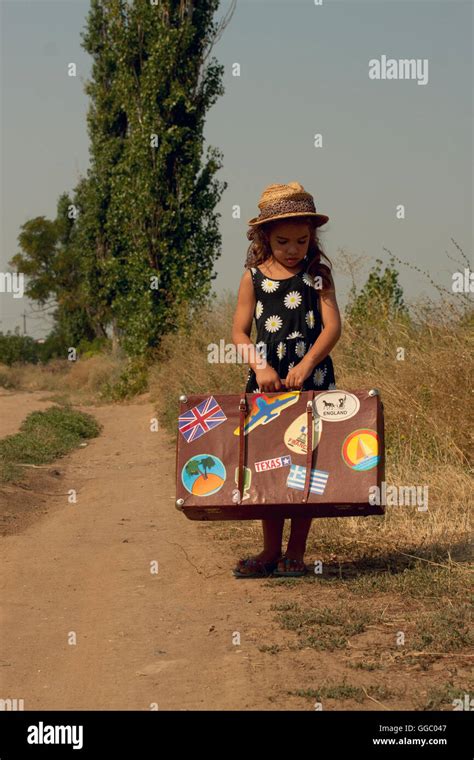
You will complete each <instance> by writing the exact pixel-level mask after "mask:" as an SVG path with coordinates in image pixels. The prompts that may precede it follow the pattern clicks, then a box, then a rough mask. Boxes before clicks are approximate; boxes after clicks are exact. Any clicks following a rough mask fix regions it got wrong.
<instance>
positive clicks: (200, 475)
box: [181, 454, 226, 496]
mask: <svg viewBox="0 0 474 760" xmlns="http://www.w3.org/2000/svg"><path fill="white" fill-rule="evenodd" d="M225 479H226V470H225V467H224V465H223V464H222V462H221V460H220V459H219V458H218V457H216V456H214V454H196V455H195V456H193V457H191V459H188V461H187V462H186V464H185V465H184V467H183V469H182V470H181V480H182V482H183V486H184V487H185V489H186V490H187V491H189V493H192V494H193V496H211V494H213V493H217V491H220V490H221V488H222V486H223V485H224V483H225Z"/></svg>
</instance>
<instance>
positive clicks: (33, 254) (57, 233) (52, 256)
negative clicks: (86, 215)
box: [10, 193, 104, 352]
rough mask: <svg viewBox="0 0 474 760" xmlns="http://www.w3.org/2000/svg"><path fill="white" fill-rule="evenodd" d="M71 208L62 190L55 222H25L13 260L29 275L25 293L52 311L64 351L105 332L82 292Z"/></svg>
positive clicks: (20, 269)
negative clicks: (97, 323) (17, 250)
mask: <svg viewBox="0 0 474 760" xmlns="http://www.w3.org/2000/svg"><path fill="white" fill-rule="evenodd" d="M70 209H71V200H70V199H69V197H68V195H67V194H66V193H63V194H62V195H61V196H60V198H59V201H58V204H57V215H56V219H55V220H54V221H51V220H49V219H46V218H45V217H44V216H39V217H35V218H34V219H30V220H29V221H27V222H26V223H25V224H23V225H22V227H21V232H20V234H19V236H18V242H19V246H20V248H21V253H17V254H16V255H15V256H13V258H12V259H11V261H10V265H11V266H12V267H14V268H15V269H16V271H18V272H23V274H24V275H25V276H26V287H25V294H26V295H27V296H28V297H29V298H30V299H31V300H33V301H36V302H37V303H38V304H39V305H40V307H44V309H45V310H46V311H49V312H50V313H51V314H52V316H53V318H54V321H55V326H54V328H53V329H54V332H55V333H56V334H57V335H59V336H61V340H60V342H59V346H58V348H60V351H61V352H64V351H65V350H66V349H67V347H68V346H75V345H77V343H78V342H79V341H80V340H81V338H87V339H92V338H94V337H95V336H96V335H97V334H104V333H103V332H102V333H97V330H96V327H95V324H94V319H93V310H92V309H90V308H89V305H88V302H87V300H86V298H85V294H84V292H83V288H82V283H83V275H82V272H81V266H80V259H79V258H78V256H77V255H76V251H75V249H74V246H73V245H72V242H71V241H72V237H73V235H74V226H73V225H74V219H72V218H71V212H70Z"/></svg>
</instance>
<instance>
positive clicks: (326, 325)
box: [303, 273, 341, 367]
mask: <svg viewBox="0 0 474 760" xmlns="http://www.w3.org/2000/svg"><path fill="white" fill-rule="evenodd" d="M329 277H330V280H331V288H330V289H329V290H321V292H320V293H319V303H320V306H321V320H322V323H323V329H322V330H321V333H320V334H319V335H318V337H317V339H316V341H315V343H314V345H312V346H311V348H310V349H309V351H308V352H307V353H306V354H305V355H304V357H303V358H305V359H306V357H307V358H308V359H309V360H310V361H311V363H312V364H313V366H314V367H316V365H317V364H319V363H320V362H322V360H323V359H325V358H326V356H327V355H328V354H329V353H330V351H331V349H333V348H334V346H335V345H336V343H337V341H338V340H339V338H340V337H341V315H340V313H339V307H338V305H337V301H336V288H335V286H334V280H333V278H332V274H331V273H329Z"/></svg>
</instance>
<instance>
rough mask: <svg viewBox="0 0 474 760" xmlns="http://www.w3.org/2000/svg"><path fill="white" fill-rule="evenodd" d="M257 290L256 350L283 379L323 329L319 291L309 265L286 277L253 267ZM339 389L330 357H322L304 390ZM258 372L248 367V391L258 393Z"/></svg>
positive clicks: (307, 379)
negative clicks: (269, 273)
mask: <svg viewBox="0 0 474 760" xmlns="http://www.w3.org/2000/svg"><path fill="white" fill-rule="evenodd" d="M250 271H251V274H252V280H253V285H254V290H255V299H256V304H255V313H254V318H255V324H256V327H257V338H256V349H257V351H258V352H260V353H262V355H263V356H266V359H267V362H268V363H269V364H270V366H271V367H273V369H274V370H276V372H278V375H279V377H280V378H281V379H282V380H284V379H285V378H286V376H287V374H288V371H289V370H290V369H291V368H292V367H293V366H295V365H296V364H298V362H300V361H301V359H302V358H303V356H304V355H305V354H306V353H307V352H308V351H309V349H310V348H311V346H312V345H313V344H314V343H315V341H316V338H317V337H318V336H319V334H320V332H321V330H322V321H321V315H320V311H319V293H318V291H317V290H316V289H315V287H314V279H313V277H312V276H311V275H310V274H308V273H307V272H306V266H305V267H304V268H303V269H302V270H301V271H300V272H298V273H297V274H294V275H293V276H292V277H288V278H285V279H283V280H274V279H272V278H270V277H267V276H266V275H265V274H263V272H261V271H260V269H259V268H258V267H252V268H251V269H250ZM335 388H336V380H335V377H334V367H333V363H332V359H331V357H330V356H329V355H328V356H326V358H325V359H323V360H322V361H321V362H320V363H319V364H318V365H317V366H316V367H315V368H314V369H313V371H312V372H311V374H310V375H308V377H307V378H306V380H305V381H304V383H303V386H302V390H305V391H306V390H316V391H320V390H330V389H335ZM258 391H259V388H258V384H257V379H256V375H255V372H254V371H253V369H251V368H249V373H248V379H247V386H246V388H245V392H246V393H253V392H258Z"/></svg>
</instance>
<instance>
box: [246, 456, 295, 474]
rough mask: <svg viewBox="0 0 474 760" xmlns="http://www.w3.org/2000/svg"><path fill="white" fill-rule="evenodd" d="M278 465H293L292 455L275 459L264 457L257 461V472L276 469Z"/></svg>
mask: <svg viewBox="0 0 474 760" xmlns="http://www.w3.org/2000/svg"><path fill="white" fill-rule="evenodd" d="M276 467H291V457H290V456H286V455H284V456H282V457H275V458H274V459H262V461H261V462H255V472H264V471H265V470H274V469H275V468H276Z"/></svg>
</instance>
